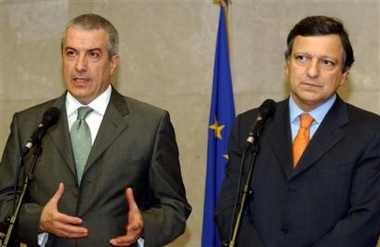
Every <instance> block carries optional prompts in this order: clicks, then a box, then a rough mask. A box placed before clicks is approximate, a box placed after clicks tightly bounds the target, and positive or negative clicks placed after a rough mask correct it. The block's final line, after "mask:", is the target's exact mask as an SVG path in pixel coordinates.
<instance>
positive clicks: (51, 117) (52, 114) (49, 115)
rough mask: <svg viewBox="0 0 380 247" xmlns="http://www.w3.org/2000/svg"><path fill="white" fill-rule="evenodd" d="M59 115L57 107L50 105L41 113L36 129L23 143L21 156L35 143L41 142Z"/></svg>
mask: <svg viewBox="0 0 380 247" xmlns="http://www.w3.org/2000/svg"><path fill="white" fill-rule="evenodd" d="M60 116H61V111H60V110H59V109H58V108H57V107H51V108H49V109H48V110H47V111H46V112H45V113H44V114H43V116H42V120H41V123H40V124H38V126H37V129H36V130H35V131H34V132H33V134H32V135H31V137H30V138H29V140H28V141H27V142H26V143H25V145H24V148H23V149H22V156H24V155H26V154H27V153H28V152H29V151H30V150H31V149H32V148H33V147H34V145H35V144H36V143H39V142H41V140H42V138H43V137H44V136H45V134H46V132H47V130H48V129H49V128H50V127H51V126H53V125H55V124H56V123H57V122H58V119H59V117H60Z"/></svg>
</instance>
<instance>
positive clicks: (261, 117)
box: [246, 99, 276, 145]
mask: <svg viewBox="0 0 380 247" xmlns="http://www.w3.org/2000/svg"><path fill="white" fill-rule="evenodd" d="M258 111H259V113H258V115H257V118H256V121H255V123H254V124H253V126H252V128H251V131H250V132H249V134H248V138H247V140H246V141H247V144H248V145H251V144H253V141H254V140H255V138H256V137H258V136H259V134H260V132H261V130H262V129H263V127H264V125H265V123H266V122H267V120H268V119H269V118H272V117H273V116H274V113H275V112H276V102H274V100H272V99H267V100H265V101H264V102H263V103H262V104H261V105H260V107H259V109H258Z"/></svg>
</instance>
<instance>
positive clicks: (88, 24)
mask: <svg viewBox="0 0 380 247" xmlns="http://www.w3.org/2000/svg"><path fill="white" fill-rule="evenodd" d="M71 27H73V28H75V29H80V30H94V29H103V30H105V31H106V32H107V34H108V38H109V40H108V45H107V51H108V58H109V59H111V58H112V56H113V55H116V54H117V52H118V50H119V34H118V32H117V30H116V28H115V27H114V26H113V25H112V23H111V22H110V21H108V20H107V19H106V18H104V17H102V16H100V15H96V14H84V15H80V16H77V17H75V18H74V19H72V20H71V21H70V22H69V23H67V25H66V28H65V30H64V32H63V35H62V40H61V48H63V42H64V40H65V37H66V32H67V30H68V29H69V28H71Z"/></svg>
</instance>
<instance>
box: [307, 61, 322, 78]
mask: <svg viewBox="0 0 380 247" xmlns="http://www.w3.org/2000/svg"><path fill="white" fill-rule="evenodd" d="M319 70H320V68H319V61H318V59H312V60H311V61H310V63H309V65H308V67H307V71H306V72H307V75H308V76H309V77H310V78H314V77H317V76H318V75H319Z"/></svg>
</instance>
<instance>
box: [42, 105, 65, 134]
mask: <svg viewBox="0 0 380 247" xmlns="http://www.w3.org/2000/svg"><path fill="white" fill-rule="evenodd" d="M60 116H61V111H60V110H59V109H58V108H57V107H51V108H49V109H48V110H47V111H46V112H45V113H44V115H43V116H42V121H41V128H43V129H48V128H49V127H51V126H53V125H54V124H56V123H57V122H58V119H59V117H60Z"/></svg>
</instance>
